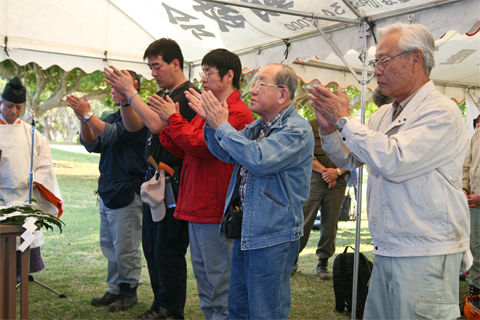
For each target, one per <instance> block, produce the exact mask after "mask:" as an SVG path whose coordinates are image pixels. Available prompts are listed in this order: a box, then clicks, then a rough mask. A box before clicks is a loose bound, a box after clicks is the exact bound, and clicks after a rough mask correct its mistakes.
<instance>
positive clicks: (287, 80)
mask: <svg viewBox="0 0 480 320" xmlns="http://www.w3.org/2000/svg"><path fill="white" fill-rule="evenodd" d="M271 65H275V66H281V67H282V68H281V69H280V71H278V72H277V74H276V75H275V77H274V78H273V81H275V84H276V85H277V86H283V87H286V88H287V90H288V99H290V100H291V101H293V99H294V98H295V92H296V91H297V85H298V79H297V74H296V73H295V71H293V69H292V68H291V67H289V66H286V65H283V64H277V63H271Z"/></svg>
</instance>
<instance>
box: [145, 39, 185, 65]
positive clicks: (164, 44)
mask: <svg viewBox="0 0 480 320" xmlns="http://www.w3.org/2000/svg"><path fill="white" fill-rule="evenodd" d="M157 56H162V59H163V61H165V62H166V63H168V64H170V63H172V61H173V60H175V59H178V61H179V62H180V68H181V70H183V54H182V49H180V46H179V45H178V43H177V42H176V41H175V40H173V39H170V38H161V39H158V40H155V41H153V42H152V43H150V45H149V46H148V48H147V50H145V53H144V54H143V60H145V59H147V58H150V57H157Z"/></svg>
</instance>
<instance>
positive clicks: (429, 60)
mask: <svg viewBox="0 0 480 320" xmlns="http://www.w3.org/2000/svg"><path fill="white" fill-rule="evenodd" d="M378 32H379V35H380V38H382V37H384V36H386V35H387V34H390V33H393V32H400V33H401V36H400V38H399V39H398V48H399V49H400V50H401V51H413V50H422V52H423V69H424V70H425V74H426V75H427V77H428V76H430V72H431V71H432V69H433V67H435V56H434V51H435V39H434V38H433V35H432V33H431V32H430V31H429V30H428V29H427V28H426V27H425V26H423V25H421V24H406V23H400V22H397V23H394V24H392V25H389V26H386V27H385V28H380V29H378Z"/></svg>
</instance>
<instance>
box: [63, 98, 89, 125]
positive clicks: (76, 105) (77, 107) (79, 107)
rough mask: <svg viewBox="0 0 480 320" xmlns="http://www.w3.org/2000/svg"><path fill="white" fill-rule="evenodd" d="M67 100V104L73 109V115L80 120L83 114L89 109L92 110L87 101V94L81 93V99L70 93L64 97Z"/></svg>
mask: <svg viewBox="0 0 480 320" xmlns="http://www.w3.org/2000/svg"><path fill="white" fill-rule="evenodd" d="M66 100H67V106H69V107H70V108H72V109H73V111H74V112H75V116H76V117H77V118H78V120H80V121H82V120H83V116H84V115H85V114H87V113H89V112H90V111H92V109H91V107H90V103H88V101H87V96H86V95H83V99H80V98H79V97H77V96H75V95H73V94H71V95H68V96H67V97H66Z"/></svg>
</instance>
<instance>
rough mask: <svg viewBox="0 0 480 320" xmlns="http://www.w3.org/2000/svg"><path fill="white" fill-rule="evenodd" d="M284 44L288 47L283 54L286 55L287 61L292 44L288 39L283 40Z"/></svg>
mask: <svg viewBox="0 0 480 320" xmlns="http://www.w3.org/2000/svg"><path fill="white" fill-rule="evenodd" d="M283 43H285V45H286V46H287V48H286V49H285V52H284V53H283V54H284V55H285V59H287V58H288V48H289V47H290V45H291V43H290V42H289V41H288V39H283Z"/></svg>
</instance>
